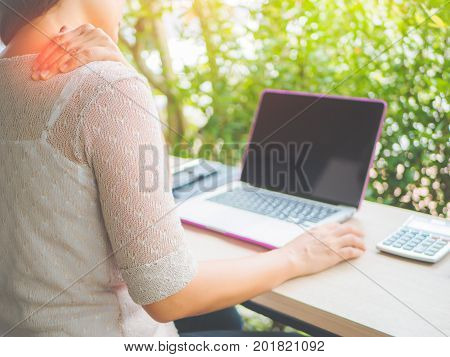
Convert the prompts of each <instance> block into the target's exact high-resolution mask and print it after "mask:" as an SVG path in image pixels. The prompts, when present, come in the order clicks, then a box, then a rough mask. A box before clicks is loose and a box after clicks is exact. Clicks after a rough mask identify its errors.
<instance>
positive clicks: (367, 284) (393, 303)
mask: <svg viewBox="0 0 450 357" xmlns="http://www.w3.org/2000/svg"><path fill="white" fill-rule="evenodd" d="M411 213H412V212H411V211H407V210H403V209H399V208H395V207H390V206H385V205H380V204H375V203H370V202H364V204H363V206H362V208H361V210H360V211H359V212H358V213H357V215H356V216H355V217H354V218H353V221H354V222H357V223H358V224H359V225H360V226H361V227H362V228H363V230H364V231H365V232H366V243H367V252H366V254H365V255H364V256H363V257H362V258H360V259H358V260H354V261H352V262H351V264H352V265H350V264H348V263H341V264H340V265H338V266H337V267H334V268H332V269H330V270H327V271H325V272H322V273H319V274H316V275H312V276H308V277H303V278H297V279H294V280H291V281H289V282H287V283H285V284H283V285H281V286H280V287H278V288H276V289H274V290H273V291H271V292H268V293H265V294H263V295H260V296H258V297H256V298H255V299H253V300H252V301H254V302H256V303H258V304H260V305H263V306H265V307H268V308H271V309H272V310H275V311H278V312H281V313H284V314H286V315H290V316H292V317H294V318H297V319H299V320H302V321H305V322H307V323H310V324H312V325H315V326H317V327H320V328H322V329H325V330H327V331H330V332H332V333H334V334H337V335H341V336H384V335H392V336H443V334H445V335H450V255H447V256H446V257H445V258H444V259H443V260H441V261H440V262H438V263H436V264H432V265H430V264H427V263H421V262H417V261H413V260H409V259H403V258H400V257H396V256H392V255H388V254H384V253H379V252H378V251H377V250H376V248H375V245H376V243H377V242H378V241H380V240H381V239H383V238H384V237H386V236H387V235H388V234H389V233H390V232H392V231H393V230H395V229H396V228H397V227H398V226H399V225H400V224H401V223H402V222H403V221H404V220H406V218H407V217H408V216H409V215H410V214H411ZM185 228H186V233H187V238H188V241H189V243H190V244H191V245H192V247H193V250H194V252H195V254H196V255H197V257H198V258H199V259H200V260H208V259H223V258H233V257H241V256H245V255H248V254H249V253H253V252H260V251H264V249H263V248H260V247H257V246H254V245H251V244H248V243H244V242H241V241H239V240H235V239H231V238H227V237H225V236H223V235H220V234H216V233H213V232H208V231H204V230H201V229H198V228H194V227H191V226H187V225H185ZM218 278H219V279H220V277H218ZM400 301H401V302H402V303H401V302H400ZM413 311H415V312H413ZM419 315H420V316H419ZM425 320H427V321H429V322H430V323H431V324H432V325H434V326H436V327H437V328H438V329H439V330H441V331H442V332H440V331H439V330H438V329H436V328H434V327H433V326H431V325H430V323H427V322H426V321H425Z"/></svg>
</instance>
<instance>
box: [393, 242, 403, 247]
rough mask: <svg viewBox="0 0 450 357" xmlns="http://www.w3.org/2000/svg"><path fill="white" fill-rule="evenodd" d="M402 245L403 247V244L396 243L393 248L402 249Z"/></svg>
mask: <svg viewBox="0 0 450 357" xmlns="http://www.w3.org/2000/svg"><path fill="white" fill-rule="evenodd" d="M402 245H403V243H395V244H394V245H393V247H394V248H401V247H402Z"/></svg>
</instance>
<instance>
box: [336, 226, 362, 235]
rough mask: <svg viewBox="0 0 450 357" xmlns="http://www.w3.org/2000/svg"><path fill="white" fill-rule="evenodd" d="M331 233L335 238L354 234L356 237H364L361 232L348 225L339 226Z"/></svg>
mask: <svg viewBox="0 0 450 357" xmlns="http://www.w3.org/2000/svg"><path fill="white" fill-rule="evenodd" d="M333 233H334V234H335V235H337V236H343V235H345V234H354V235H357V236H358V237H363V236H364V233H363V231H361V230H360V229H359V228H356V227H355V226H353V225H351V224H348V223H347V224H341V225H340V226H339V227H337V228H336V229H334V230H333Z"/></svg>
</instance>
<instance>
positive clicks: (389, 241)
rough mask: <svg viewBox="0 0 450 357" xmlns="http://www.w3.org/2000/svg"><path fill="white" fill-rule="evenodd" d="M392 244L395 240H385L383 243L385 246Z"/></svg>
mask: <svg viewBox="0 0 450 357" xmlns="http://www.w3.org/2000/svg"><path fill="white" fill-rule="evenodd" d="M392 243H394V241H393V240H385V241H384V242H383V244H384V245H391V244H392Z"/></svg>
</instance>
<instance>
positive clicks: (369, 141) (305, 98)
mask: <svg viewBox="0 0 450 357" xmlns="http://www.w3.org/2000/svg"><path fill="white" fill-rule="evenodd" d="M384 107H385V104H384V102H382V101H375V100H374V101H369V100H360V99H349V98H339V97H322V98H321V97H320V96H315V95H309V94H308V95H306V94H298V93H290V92H282V93H281V92H275V91H273V92H272V91H266V92H264V94H263V97H262V99H261V103H260V107H259V111H258V113H257V115H256V118H255V124H254V129H253V134H252V135H251V137H250V141H249V145H248V149H247V153H246V156H245V158H244V165H243V170H242V176H241V180H242V181H244V182H247V183H249V184H251V185H253V186H256V187H261V188H265V189H268V190H272V191H278V192H282V193H287V194H290V195H295V196H299V197H304V198H310V199H314V200H318V201H322V202H328V203H334V204H343V205H347V206H353V207H358V205H359V202H360V199H361V196H362V194H363V191H364V189H365V182H366V175H367V172H368V170H369V166H370V164H371V157H372V153H373V151H374V147H375V144H376V141H377V134H378V131H379V128H380V127H381V125H382V121H383V113H384Z"/></svg>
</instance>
